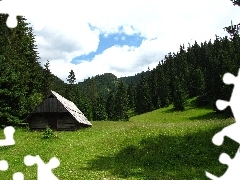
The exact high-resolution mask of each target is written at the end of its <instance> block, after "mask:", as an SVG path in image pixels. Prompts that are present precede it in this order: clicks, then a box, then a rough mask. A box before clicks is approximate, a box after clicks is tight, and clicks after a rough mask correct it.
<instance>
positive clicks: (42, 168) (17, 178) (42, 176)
mask: <svg viewBox="0 0 240 180" xmlns="http://www.w3.org/2000/svg"><path fill="white" fill-rule="evenodd" d="M14 133H15V129H14V128H13V127H12V126H8V127H5V128H4V135H5V139H1V140H0V146H11V145H14V144H15V140H14V138H13V135H14ZM24 164H25V165H26V166H33V165H34V164H37V166H38V168H37V170H38V172H37V179H38V180H58V178H57V177H56V176H55V175H54V174H53V173H52V169H54V168H57V167H58V166H59V165H60V161H59V160H58V159H57V158H56V157H53V158H51V159H50V161H49V162H48V163H47V164H45V163H44V162H43V160H42V159H41V158H40V156H38V155H37V156H31V155H27V156H25V158H24ZM8 168H9V165H8V162H7V161H6V160H1V161H0V171H6V170H8ZM13 180H24V175H23V173H21V172H16V173H14V174H13Z"/></svg>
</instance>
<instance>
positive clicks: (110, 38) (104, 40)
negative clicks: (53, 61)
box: [71, 33, 144, 64]
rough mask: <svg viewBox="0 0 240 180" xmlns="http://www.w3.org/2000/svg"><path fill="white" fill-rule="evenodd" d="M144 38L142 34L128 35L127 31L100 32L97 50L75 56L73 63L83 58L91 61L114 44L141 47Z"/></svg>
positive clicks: (77, 62)
mask: <svg viewBox="0 0 240 180" xmlns="http://www.w3.org/2000/svg"><path fill="white" fill-rule="evenodd" d="M143 40H144V38H143V37H141V36H140V34H133V35H127V34H126V33H114V34H110V35H107V36H106V35H104V34H100V36H99V41H100V42H99V45H98V49H97V51H96V52H91V53H89V54H87V55H81V56H77V57H74V58H73V59H72V61H71V63H72V64H79V63H80V62H81V60H85V61H91V60H92V59H93V58H94V57H95V55H99V54H102V53H103V51H105V50H106V49H108V48H111V47H112V46H120V47H122V46H124V45H127V46H133V47H136V48H137V47H139V46H140V45H141V43H142V41H143Z"/></svg>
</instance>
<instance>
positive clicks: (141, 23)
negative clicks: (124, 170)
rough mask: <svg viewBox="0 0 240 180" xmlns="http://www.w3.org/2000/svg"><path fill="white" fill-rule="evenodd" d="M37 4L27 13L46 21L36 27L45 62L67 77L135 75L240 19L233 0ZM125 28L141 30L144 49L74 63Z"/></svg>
mask: <svg viewBox="0 0 240 180" xmlns="http://www.w3.org/2000/svg"><path fill="white" fill-rule="evenodd" d="M24 1H26V0H24ZM31 2H32V1H31ZM36 2H39V4H36ZM28 5H29V4H28ZM32 6H34V8H29V7H28V6H26V7H27V8H25V10H24V12H25V11H28V10H31V11H32V12H28V13H26V17H27V19H28V20H29V21H30V22H31V23H32V24H33V25H36V26H37V25H38V26H39V27H41V24H44V25H45V27H44V28H43V29H42V30H40V31H35V34H36V40H37V45H38V50H39V53H40V57H41V61H42V62H43V63H45V62H46V60H47V59H48V60H50V63H51V70H52V72H53V73H54V74H56V75H57V76H59V77H60V78H62V79H63V80H65V79H66V77H67V75H68V72H69V71H70V70H71V69H73V70H74V71H75V74H76V76H77V80H79V81H81V80H83V79H84V78H87V77H89V76H94V75H96V74H101V73H105V72H112V73H114V74H116V75H117V76H126V75H134V74H135V73H137V72H141V71H142V70H146V69H147V67H148V66H149V67H152V68H153V67H154V65H155V64H157V63H158V62H159V61H161V60H162V59H163V57H164V55H166V54H167V53H168V52H176V51H178V50H179V46H180V44H185V45H186V46H187V43H188V42H190V43H193V42H194V41H195V40H196V41H197V42H203V41H205V40H206V41H208V40H209V39H214V38H215V34H217V35H220V36H224V35H226V32H224V31H223V27H225V26H228V25H230V22H231V20H233V23H239V22H240V16H239V12H240V8H239V7H237V6H233V4H232V2H231V1H230V0H202V1H197V0H181V1H179V0H172V1H157V0H148V1H145V0H131V1H126V0H122V1H119V0H116V1H112V0H101V1H95V0H88V1H84V3H83V2H82V1H81V2H80V1H77V0H69V1H63V0H59V1H55V0H52V1H47V0H42V1H34V3H33V4H32ZM21 7H22V8H23V7H25V6H21ZM39 15H40V16H39ZM90 25H91V26H92V27H94V28H93V29H92V28H91V27H90ZM38 29H39V28H38ZM121 32H123V33H125V34H127V35H133V34H134V33H140V35H141V36H142V37H144V39H145V40H144V41H143V42H142V44H141V46H140V47H139V48H133V47H128V46H124V47H118V46H113V47H111V48H109V49H106V50H105V51H104V52H103V53H102V54H100V55H97V56H96V57H95V58H94V59H93V60H92V61H91V62H87V61H82V62H81V63H80V64H77V65H73V64H71V63H70V62H71V60H72V58H74V57H76V56H79V55H87V54H89V53H90V52H94V51H96V50H97V47H98V44H99V34H100V33H103V34H105V36H107V35H109V34H112V33H121ZM122 40H123V39H122Z"/></svg>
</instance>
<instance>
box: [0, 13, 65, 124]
mask: <svg viewBox="0 0 240 180" xmlns="http://www.w3.org/2000/svg"><path fill="white" fill-rule="evenodd" d="M7 16H8V15H4V14H0V69H1V70H0V120H1V125H8V124H17V123H18V122H19V121H20V120H21V119H23V118H24V117H26V115H27V114H28V113H29V112H31V111H32V110H33V109H34V108H35V107H36V105H38V104H39V103H40V102H41V101H42V99H43V97H44V96H46V94H48V93H49V89H50V88H51V89H56V90H59V91H61V89H62V87H63V85H64V83H63V81H61V80H60V79H59V78H58V77H56V76H54V75H53V74H51V72H50V71H49V70H48V69H46V68H45V69H44V68H42V67H41V65H40V63H39V61H38V60H39V57H38V52H37V47H36V45H35V38H34V35H33V33H32V28H31V27H30V26H29V25H28V23H27V22H26V19H24V18H22V17H18V21H19V23H18V26H17V28H14V29H10V28H8V27H7V26H6V19H7Z"/></svg>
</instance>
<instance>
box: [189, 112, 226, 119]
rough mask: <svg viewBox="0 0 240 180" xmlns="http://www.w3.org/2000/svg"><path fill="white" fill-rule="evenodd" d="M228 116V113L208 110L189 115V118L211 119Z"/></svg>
mask: <svg viewBox="0 0 240 180" xmlns="http://www.w3.org/2000/svg"><path fill="white" fill-rule="evenodd" d="M226 118H229V116H228V115H226V114H223V113H216V112H209V113H206V114H204V115H199V116H194V117H190V118H189V119H190V120H213V119H226Z"/></svg>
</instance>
